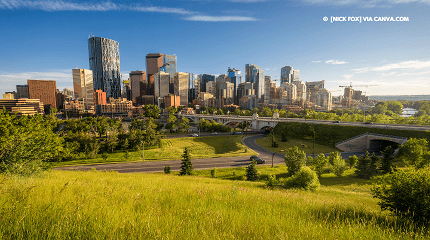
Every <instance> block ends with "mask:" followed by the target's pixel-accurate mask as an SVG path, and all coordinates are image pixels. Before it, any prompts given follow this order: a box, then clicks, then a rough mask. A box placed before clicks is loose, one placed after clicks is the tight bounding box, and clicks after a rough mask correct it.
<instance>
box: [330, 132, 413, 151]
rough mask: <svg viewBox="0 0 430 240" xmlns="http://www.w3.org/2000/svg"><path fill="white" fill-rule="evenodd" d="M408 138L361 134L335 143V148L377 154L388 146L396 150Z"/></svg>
mask: <svg viewBox="0 0 430 240" xmlns="http://www.w3.org/2000/svg"><path fill="white" fill-rule="evenodd" d="M407 140H408V138H406V137H398V136H391V135H383V134H376V133H363V134H361V135H358V136H356V137H353V138H350V139H347V140H345V141H342V142H339V143H336V145H335V146H336V147H337V148H339V149H340V150H343V151H345V152H364V151H369V152H377V151H382V150H384V149H385V148H386V147H388V146H392V147H393V148H394V149H397V148H398V147H399V146H400V145H402V144H404V143H405V142H406V141H407Z"/></svg>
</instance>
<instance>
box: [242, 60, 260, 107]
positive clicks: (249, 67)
mask: <svg viewBox="0 0 430 240" xmlns="http://www.w3.org/2000/svg"><path fill="white" fill-rule="evenodd" d="M245 72H246V79H245V81H246V82H250V83H253V84H254V89H255V95H256V96H257V98H258V99H261V97H262V96H263V95H264V70H261V69H260V67H259V66H257V65H254V64H246V65H245Z"/></svg>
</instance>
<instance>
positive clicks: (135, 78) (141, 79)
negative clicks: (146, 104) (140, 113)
mask: <svg viewBox="0 0 430 240" xmlns="http://www.w3.org/2000/svg"><path fill="white" fill-rule="evenodd" d="M129 75H130V87H131V101H132V102H133V104H135V105H136V104H141V101H140V97H141V96H142V95H146V89H147V82H146V72H145V71H131V72H130V74H129Z"/></svg>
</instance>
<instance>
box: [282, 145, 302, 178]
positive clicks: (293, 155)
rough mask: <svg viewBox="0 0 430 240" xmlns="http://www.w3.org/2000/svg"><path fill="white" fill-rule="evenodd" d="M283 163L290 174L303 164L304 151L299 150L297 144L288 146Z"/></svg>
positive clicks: (294, 172)
mask: <svg viewBox="0 0 430 240" xmlns="http://www.w3.org/2000/svg"><path fill="white" fill-rule="evenodd" d="M285 163H286V165H287V168H288V175H290V176H292V175H294V174H296V173H297V172H298V171H299V170H300V168H302V167H303V166H305V164H306V153H305V152H304V151H301V150H299V148H298V147H297V146H294V147H292V148H289V149H287V151H286V152H285Z"/></svg>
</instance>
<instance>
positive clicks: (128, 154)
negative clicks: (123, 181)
mask: <svg viewBox="0 0 430 240" xmlns="http://www.w3.org/2000/svg"><path fill="white" fill-rule="evenodd" d="M124 159H126V160H128V159H130V153H129V152H128V151H125V153H124Z"/></svg>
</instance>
